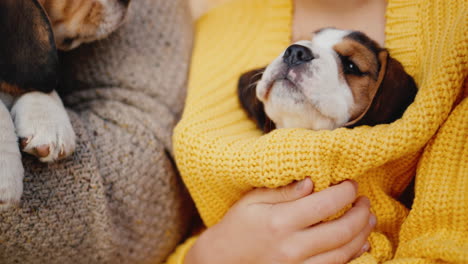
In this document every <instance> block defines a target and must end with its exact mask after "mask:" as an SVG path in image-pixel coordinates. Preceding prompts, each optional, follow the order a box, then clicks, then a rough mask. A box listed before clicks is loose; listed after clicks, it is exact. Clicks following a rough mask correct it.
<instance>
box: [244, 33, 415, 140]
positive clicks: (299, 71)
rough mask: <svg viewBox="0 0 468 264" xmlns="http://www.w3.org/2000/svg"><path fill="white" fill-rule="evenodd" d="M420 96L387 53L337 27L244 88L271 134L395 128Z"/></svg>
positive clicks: (247, 103) (297, 46)
mask: <svg viewBox="0 0 468 264" xmlns="http://www.w3.org/2000/svg"><path fill="white" fill-rule="evenodd" d="M416 93H417V88H416V84H415V82H414V80H413V78H412V77H411V76H409V75H408V74H407V73H406V72H405V71H404V69H403V66H402V65H401V64H400V63H399V62H398V61H396V60H395V59H393V58H392V57H390V56H389V54H388V51H387V50H385V49H384V48H382V47H380V46H379V45H378V44H377V43H376V42H375V41H373V40H372V39H370V38H369V37H367V36H366V35H365V34H364V33H362V32H358V31H351V30H339V29H335V28H324V29H321V30H318V31H316V32H315V33H314V34H313V36H312V39H311V40H302V41H299V42H296V43H294V44H293V45H291V46H289V47H288V48H287V49H286V50H285V51H284V52H283V53H282V54H280V56H278V57H277V58H276V59H275V60H274V61H273V62H272V63H270V64H269V65H268V66H267V67H266V68H264V69H258V70H253V71H250V72H247V73H245V74H243V75H242V76H241V77H240V80H239V84H238V95H239V99H240V103H241V105H242V106H243V108H244V109H245V110H246V112H247V114H248V116H249V117H250V118H252V119H253V120H254V121H255V122H256V124H257V126H258V127H259V128H260V129H262V130H263V131H264V132H265V133H267V132H269V131H271V130H273V129H275V128H307V129H313V130H323V129H327V130H332V129H335V128H338V127H355V126H358V125H369V126H374V125H377V124H386V123H391V122H393V121H395V120H397V119H398V118H400V117H401V116H402V115H403V113H404V111H405V110H406V108H407V107H408V106H409V105H410V104H411V103H412V102H413V100H414V98H415V96H416Z"/></svg>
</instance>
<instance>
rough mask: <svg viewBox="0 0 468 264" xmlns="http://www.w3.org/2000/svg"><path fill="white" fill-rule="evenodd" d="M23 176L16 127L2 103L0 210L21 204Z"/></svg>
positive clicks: (0, 120) (0, 126)
mask: <svg viewBox="0 0 468 264" xmlns="http://www.w3.org/2000/svg"><path fill="white" fill-rule="evenodd" d="M23 175H24V170H23V165H22V164H21V153H20V151H19V148H18V141H17V137H16V135H15V127H14V126H13V121H12V120H11V117H10V112H9V111H8V109H7V108H6V107H5V105H4V104H3V103H2V101H0V210H3V209H6V208H8V207H10V206H12V205H14V204H17V203H19V201H20V198H21V194H22V193H23Z"/></svg>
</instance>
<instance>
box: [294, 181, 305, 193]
mask: <svg viewBox="0 0 468 264" xmlns="http://www.w3.org/2000/svg"><path fill="white" fill-rule="evenodd" d="M304 182H305V179H304V180H302V181H299V182H298V183H297V184H296V190H297V191H300V190H301V189H302V188H303V187H304Z"/></svg>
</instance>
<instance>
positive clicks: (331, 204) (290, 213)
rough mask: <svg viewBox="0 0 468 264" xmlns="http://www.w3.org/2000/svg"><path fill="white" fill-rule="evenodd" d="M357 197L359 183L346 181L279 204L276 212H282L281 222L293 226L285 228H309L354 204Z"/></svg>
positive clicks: (280, 213)
mask: <svg viewBox="0 0 468 264" xmlns="http://www.w3.org/2000/svg"><path fill="white" fill-rule="evenodd" d="M356 196H357V183H355V182H354V181H345V182H342V183H340V184H337V185H335V186H332V187H329V188H327V189H325V190H323V191H320V192H317V193H314V194H312V195H308V196H306V197H303V198H300V199H297V200H293V201H290V202H287V203H282V204H278V205H277V206H275V207H276V209H275V210H278V211H280V212H279V213H278V215H281V219H282V220H281V221H284V223H286V224H289V225H291V226H285V228H292V229H299V228H307V227H308V226H311V225H313V224H316V223H319V222H320V221H322V220H324V219H326V218H328V217H330V216H332V215H334V214H336V213H338V212H339V211H340V210H341V209H343V208H344V207H345V206H347V205H349V204H352V203H353V202H354V201H355V200H356ZM286 224H285V225H286Z"/></svg>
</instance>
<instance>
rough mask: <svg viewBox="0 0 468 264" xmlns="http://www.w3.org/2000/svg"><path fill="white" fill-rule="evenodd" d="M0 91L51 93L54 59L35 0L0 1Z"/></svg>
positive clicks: (46, 23) (46, 22)
mask: <svg viewBox="0 0 468 264" xmlns="http://www.w3.org/2000/svg"><path fill="white" fill-rule="evenodd" d="M0 39H1V41H0V91H3V92H7V93H10V94H21V93H23V92H26V91H31V90H36V91H43V92H51V91H52V90H53V89H55V87H56V85H57V70H58V56H57V50H56V48H55V42H54V36H53V33H52V28H51V26H50V23H49V20H48V18H47V15H46V14H45V12H44V10H43V8H42V6H41V5H40V4H39V2H38V1H37V0H1V1H0Z"/></svg>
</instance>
